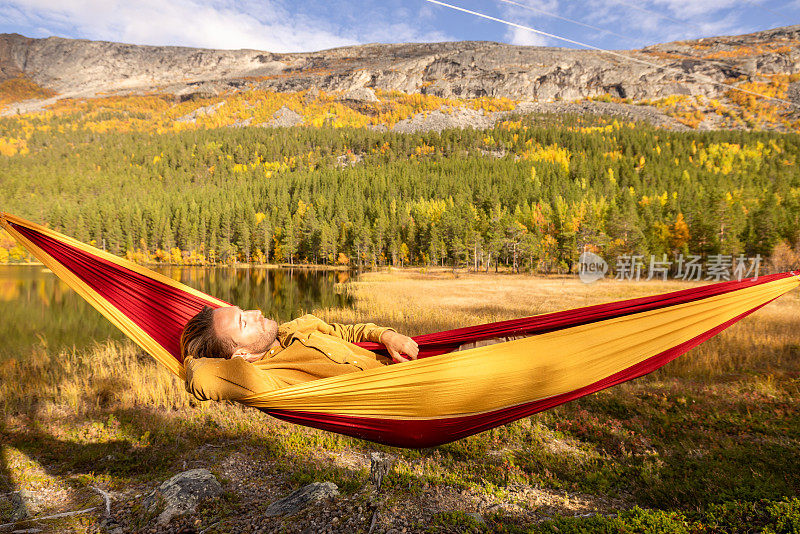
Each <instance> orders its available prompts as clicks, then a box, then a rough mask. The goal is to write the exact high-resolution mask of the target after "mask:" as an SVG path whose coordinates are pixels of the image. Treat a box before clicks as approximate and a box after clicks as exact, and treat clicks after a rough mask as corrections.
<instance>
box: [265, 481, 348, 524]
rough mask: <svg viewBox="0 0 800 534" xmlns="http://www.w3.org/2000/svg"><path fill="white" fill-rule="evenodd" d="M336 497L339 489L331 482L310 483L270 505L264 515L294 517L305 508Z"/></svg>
mask: <svg viewBox="0 0 800 534" xmlns="http://www.w3.org/2000/svg"><path fill="white" fill-rule="evenodd" d="M336 495H339V488H338V487H337V486H336V484H334V483H333V482H312V483H311V484H309V485H307V486H303V487H302V488H300V489H299V490H297V491H295V492H294V493H291V494H290V495H288V496H287V497H284V498H283V499H280V500H278V501H275V502H274V503H272V504H270V505H269V507H268V508H267V510H266V512H265V513H264V515H265V516H266V517H275V516H278V515H294V514H296V513H297V512H299V511H300V510H302V509H303V508H306V507H307V506H310V505H312V504H315V503H317V502H319V501H321V500H323V499H327V498H329V497H335V496H336Z"/></svg>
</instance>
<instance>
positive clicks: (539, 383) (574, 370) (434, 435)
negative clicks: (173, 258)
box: [0, 213, 800, 448]
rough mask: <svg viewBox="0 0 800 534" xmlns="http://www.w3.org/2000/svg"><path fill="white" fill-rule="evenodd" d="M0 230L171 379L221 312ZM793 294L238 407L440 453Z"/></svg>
mask: <svg viewBox="0 0 800 534" xmlns="http://www.w3.org/2000/svg"><path fill="white" fill-rule="evenodd" d="M0 224H1V225H2V226H3V228H5V229H6V230H7V231H8V232H9V233H10V234H11V235H12V236H14V237H15V238H16V239H17V240H18V241H19V242H20V243H21V244H22V245H24V246H25V247H26V248H27V249H28V250H29V251H30V252H31V253H32V254H33V255H34V256H36V257H37V258H38V259H39V260H40V261H41V262H42V263H44V264H45V265H46V266H47V267H48V268H50V269H51V270H52V271H53V272H54V273H55V274H56V275H57V276H58V277H60V278H61V279H62V280H64V281H65V282H66V283H67V284H68V285H69V286H70V287H72V288H73V289H74V290H75V291H77V292H78V293H79V294H80V295H81V296H82V297H83V298H85V299H86V300H87V301H88V302H89V303H90V304H92V306H94V307H95V308H96V309H97V310H98V311H99V312H100V313H102V314H103V315H104V316H105V317H107V318H108V319H109V320H110V321H111V322H112V323H114V325H116V326H117V327H118V328H120V329H121V330H122V331H123V332H125V334H127V335H128V336H129V337H131V338H132V339H133V340H134V341H135V342H136V343H137V344H139V345H140V346H141V347H142V348H143V349H144V350H145V351H147V352H148V353H149V354H151V355H152V356H153V357H154V358H155V359H156V360H158V361H159V362H161V363H162V364H164V365H165V366H166V367H167V369H169V370H170V371H172V372H173V373H174V374H175V375H177V376H178V377H180V378H184V371H183V365H182V363H181V359H180V350H179V344H178V342H179V336H180V332H181V330H182V329H183V325H184V324H185V323H186V321H188V320H189V318H191V317H192V316H193V315H195V314H196V313H197V312H199V311H200V310H201V309H202V308H203V306H211V307H220V306H227V305H229V304H228V303H226V302H223V301H221V300H219V299H216V298H214V297H211V296H209V295H206V294H204V293H202V292H200V291H197V290H196V289H192V288H190V287H187V286H185V285H183V284H181V283H179V282H176V281H174V280H172V279H170V278H167V277H165V276H163V275H160V274H158V273H155V272H153V271H151V270H149V269H146V268H144V267H142V266H139V265H136V264H134V263H132V262H129V261H127V260H124V259H122V258H119V257H117V256H114V255H112V254H109V253H106V252H104V251H102V250H98V249H96V248H94V247H91V246H89V245H86V244H84V243H81V242H79V241H77V240H75V239H72V238H70V237H67V236H65V235H62V234H59V233H57V232H55V231H53V230H50V229H48V228H45V227H43V226H40V225H37V224H33V223H30V222H28V221H25V220H23V219H20V218H18V217H14V216H12V215H8V214H1V213H0ZM798 284H800V273H798V272H786V273H780V274H772V275H767V276H761V277H758V279H756V280H752V279H746V280H742V281H730V282H720V283H715V284H709V285H705V286H701V287H697V288H691V289H685V290H681V291H674V292H670V293H664V294H661V295H653V296H649V297H642V298H635V299H630V300H623V301H617V302H610V303H606V304H599V305H595V306H587V307H584V308H577V309H572V310H565V311H560V312H556V313H548V314H544V315H538V316H534V317H525V318H522V319H516V320H511V321H501V322H497V323H490V324H484V325H478V326H472V327H467V328H459V329H456V330H449V331H445V332H436V333H433V334H427V335H422V336H417V337H415V338H414V339H415V341H416V342H417V343H418V344H419V349H420V353H419V359H418V360H416V361H411V362H405V363H400V364H394V365H389V366H386V367H383V368H380V369H370V370H367V371H363V372H358V373H350V374H345V375H341V376H335V377H330V378H324V379H320V380H314V381H311V382H306V383H302V384H297V385H294V386H290V387H286V388H282V389H278V390H275V391H270V392H265V393H259V394H254V395H251V396H249V397H247V398H245V399H244V400H243V401H242V402H243V403H244V404H246V405H248V406H252V407H255V408H258V409H260V410H262V411H264V412H266V413H268V414H270V415H272V416H274V417H278V418H280V419H283V420H286V421H290V422H292V423H297V424H301V425H306V426H311V427H315V428H321V429H324V430H328V431H332V432H337V433H340V434H346V435H349V436H354V437H357V438H362V439H366V440H369V441H374V442H378V443H383V444H387V445H394V446H399V447H410V448H419V447H431V446H436V445H441V444H443V443H448V442H450V441H454V440H457V439H460V438H464V437H466V436H470V435H472V434H476V433H478V432H482V431H484V430H487V429H490V428H494V427H496V426H500V425H503V424H506V423H509V422H511V421H515V420H517V419H519V418H522V417H525V416H528V415H531V414H534V413H536V412H540V411H542V410H546V409H548V408H552V407H554V406H557V405H559V404H562V403H565V402H567V401H570V400H572V399H576V398H578V397H582V396H584V395H588V394H590V393H593V392H595V391H599V390H601V389H604V388H607V387H610V386H613V385H616V384H619V383H622V382H625V381H627V380H631V379H633V378H637V377H639V376H642V375H644V374H647V373H650V372H652V371H654V370H656V369H658V368H659V367H661V366H663V365H664V364H666V363H667V362H669V361H671V360H673V359H674V358H676V357H678V356H680V355H681V354H683V353H685V352H687V351H688V350H689V349H691V348H692V347H695V346H697V345H698V344H700V343H702V342H703V341H705V340H707V339H709V338H711V337H712V336H714V335H716V334H718V333H719V332H721V331H722V330H724V329H725V328H727V327H728V326H730V325H732V324H733V323H735V322H737V321H739V320H740V319H742V318H743V317H745V316H747V315H749V314H750V313H753V312H754V311H756V310H758V309H759V308H761V307H762V306H764V305H766V304H767V303H769V302H771V301H772V300H774V299H776V298H777V297H779V296H781V295H783V294H784V293H786V292H788V291H790V290H792V289H794V288H795V287H797V286H798ZM520 335H524V336H529V337H525V338H524V339H517V340H514V341H508V342H504V343H497V344H494V345H489V346H484V347H478V348H473V349H469V350H463V351H458V352H452V353H451V354H447V353H450V352H451V351H454V350H455V349H456V348H458V347H459V346H460V345H462V344H464V343H469V342H474V341H480V340H484V339H489V338H494V337H506V336H520ZM359 345H361V346H362V347H365V348H367V349H369V350H373V351H376V352H381V351H382V350H383V346H382V345H378V344H375V343H359Z"/></svg>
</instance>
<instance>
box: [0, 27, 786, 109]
mask: <svg viewBox="0 0 800 534" xmlns="http://www.w3.org/2000/svg"><path fill="white" fill-rule="evenodd" d="M607 52H611V53H607ZM607 52H606V51H595V50H578V49H570V48H562V47H533V46H516V45H509V44H504V43H497V42H493V41H451V42H439V43H400V44H384V43H369V44H362V45H353V46H343V47H337V48H332V49H328V50H321V51H314V52H292V53H275V52H269V51H263V50H253V49H239V50H217V49H208V48H192V47H183V46H152V45H133V44H124V43H115V42H111V41H92V40H86V39H67V38H63V37H48V38H43V39H35V38H30V37H26V36H23V35H20V34H0V82H3V81H4V80H12V79H14V78H15V77H27V78H29V79H30V80H32V82H34V83H35V84H37V85H38V86H40V87H42V88H44V89H46V90H48V91H52V92H55V93H56V95H55V96H50V97H49V98H36V99H29V100H24V99H23V100H21V101H18V102H15V103H14V105H13V106H7V109H6V110H5V112H4V114H6V115H8V114H10V113H26V112H35V111H38V110H41V109H43V108H44V107H46V106H48V105H50V104H52V103H54V102H56V101H57V100H59V99H62V98H92V97H95V96H98V95H108V94H117V95H130V94H142V93H153V92H158V93H162V94H167V95H174V96H175V97H177V98H179V99H181V100H183V99H190V98H197V97H216V96H219V95H222V94H228V93H230V92H233V93H236V92H240V91H246V90H249V89H257V90H266V91H274V92H279V93H284V92H298V91H306V90H314V91H325V92H334V93H346V92H348V91H353V90H361V89H370V90H382V91H399V92H403V93H409V94H414V93H419V94H424V95H434V96H437V97H443V98H460V99H464V98H479V97H494V98H508V99H511V100H514V101H516V102H537V103H552V102H555V101H579V100H585V99H591V98H597V97H602V96H608V97H612V98H616V99H624V100H628V101H631V102H643V101H650V100H654V99H664V98H667V97H670V96H673V95H675V96H688V97H700V96H702V97H705V98H707V99H724V98H725V96H726V93H728V92H729V91H731V90H732V87H735V86H736V85H737V84H739V85H741V84H748V83H749V84H752V83H769V82H770V81H771V80H772V78H774V77H775V76H792V75H795V74H797V73H799V72H800V25H794V26H785V27H779V28H773V29H770V30H763V31H759V32H753V33H750V34H743V35H735V36H714V37H705V38H700V39H693V40H683V41H671V42H668V43H659V44H655V45H650V46H647V47H644V48H641V49H631V50H613V51H607ZM612 54H613V55H612ZM623 57H628V58H630V59H631V60H630V61H626V60H624V59H623ZM637 60H638V62H637ZM787 83H788V87H787V89H786V91H785V92H786V94H787V97H790V98H792V99H793V100H794V101H796V102H798V103H800V98H798V95H800V87H799V86H798V85H797V83H798V82H797V81H795V80H791V81H790V82H787ZM734 90H735V89H734ZM795 109H796V108H795ZM786 113H787V114H788V115H790V116H794V114H796V111H794V110H791V109H789V110H787V111H786Z"/></svg>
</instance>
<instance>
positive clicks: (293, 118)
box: [259, 106, 303, 127]
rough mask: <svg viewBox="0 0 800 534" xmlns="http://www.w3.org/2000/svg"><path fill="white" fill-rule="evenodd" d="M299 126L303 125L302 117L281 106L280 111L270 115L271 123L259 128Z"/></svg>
mask: <svg viewBox="0 0 800 534" xmlns="http://www.w3.org/2000/svg"><path fill="white" fill-rule="evenodd" d="M300 124H303V116H302V115H300V114H299V113H297V112H296V111H293V110H291V109H289V108H287V107H286V106H283V107H282V108H281V109H279V110H278V111H276V112H275V114H274V115H272V120H271V121H269V122H265V123H264V124H260V125H259V126H267V127H281V126H297V125H300Z"/></svg>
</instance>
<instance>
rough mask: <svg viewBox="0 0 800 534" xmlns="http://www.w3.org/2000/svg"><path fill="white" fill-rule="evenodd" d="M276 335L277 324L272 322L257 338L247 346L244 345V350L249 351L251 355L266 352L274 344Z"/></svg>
mask: <svg viewBox="0 0 800 534" xmlns="http://www.w3.org/2000/svg"><path fill="white" fill-rule="evenodd" d="M277 335H278V324H277V323H275V322H274V321H271V322H270V323H269V327H267V328H265V329H264V330H263V331H262V332H261V335H260V336H259V338H258V339H257V340H255V341H253V342H252V343H250V344H249V345H244V348H245V349H247V350H248V351H250V352H251V353H252V354H262V353H264V352H267V350H269V348H270V347H271V346H272V344H273V343H274V342H275V338H276V337H277Z"/></svg>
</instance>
